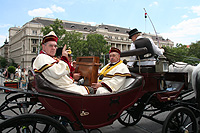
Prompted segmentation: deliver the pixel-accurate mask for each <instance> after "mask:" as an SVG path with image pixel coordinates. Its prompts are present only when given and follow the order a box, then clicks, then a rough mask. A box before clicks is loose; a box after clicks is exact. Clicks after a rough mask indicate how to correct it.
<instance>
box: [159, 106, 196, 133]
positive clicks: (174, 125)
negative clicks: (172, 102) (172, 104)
mask: <svg viewBox="0 0 200 133" xmlns="http://www.w3.org/2000/svg"><path fill="white" fill-rule="evenodd" d="M197 126H198V125H197V120H196V118H195V115H194V113H193V112H192V111H191V110H190V109H189V108H186V107H179V108H176V109H174V110H173V111H172V112H170V113H169V115H168V116H167V118H166V120H165V122H164V125H163V128H162V133H197V132H198V128H197Z"/></svg>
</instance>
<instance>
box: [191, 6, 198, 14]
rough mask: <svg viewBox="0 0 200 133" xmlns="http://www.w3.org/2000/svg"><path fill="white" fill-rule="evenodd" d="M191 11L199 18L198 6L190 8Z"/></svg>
mask: <svg viewBox="0 0 200 133" xmlns="http://www.w3.org/2000/svg"><path fill="white" fill-rule="evenodd" d="M191 9H192V11H193V13H197V15H198V16H200V6H192V7H191Z"/></svg>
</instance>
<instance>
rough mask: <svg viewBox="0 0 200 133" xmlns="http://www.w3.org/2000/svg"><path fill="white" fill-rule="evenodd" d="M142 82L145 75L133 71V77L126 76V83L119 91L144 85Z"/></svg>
mask: <svg viewBox="0 0 200 133" xmlns="http://www.w3.org/2000/svg"><path fill="white" fill-rule="evenodd" d="M142 82H143V77H142V76H141V75H138V74H135V73H131V77H126V80H125V83H124V84H123V86H122V87H121V88H120V89H119V90H118V91H117V92H122V91H125V90H129V89H134V88H138V87H139V86H141V85H142Z"/></svg>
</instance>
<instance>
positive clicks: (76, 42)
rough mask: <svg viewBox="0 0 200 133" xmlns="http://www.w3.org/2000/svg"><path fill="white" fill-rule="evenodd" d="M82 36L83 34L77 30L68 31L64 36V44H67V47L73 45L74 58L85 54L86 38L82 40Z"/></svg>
mask: <svg viewBox="0 0 200 133" xmlns="http://www.w3.org/2000/svg"><path fill="white" fill-rule="evenodd" d="M82 38H83V34H82V33H79V32H76V31H70V32H66V33H65V37H64V38H63V42H64V44H63V46H64V45H65V44H66V45H67V48H69V47H71V50H72V54H73V55H74V56H73V58H74V59H75V58H76V57H79V56H84V50H85V40H82ZM63 46H62V47H63Z"/></svg>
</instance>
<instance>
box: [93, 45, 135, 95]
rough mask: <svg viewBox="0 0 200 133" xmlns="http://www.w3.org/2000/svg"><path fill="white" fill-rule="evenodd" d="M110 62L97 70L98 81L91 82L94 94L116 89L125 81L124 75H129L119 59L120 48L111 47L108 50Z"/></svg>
mask: <svg viewBox="0 0 200 133" xmlns="http://www.w3.org/2000/svg"><path fill="white" fill-rule="evenodd" d="M109 58H110V63H109V64H107V65H106V66H104V67H103V68H102V69H101V70H100V71H99V82H98V83H92V87H93V88H94V89H95V90H96V94H105V93H111V92H116V91H118V90H119V89H120V88H121V87H122V86H123V84H124V83H125V80H126V77H127V76H131V74H130V72H129V70H128V68H127V66H126V65H125V64H124V63H123V61H121V60H120V50H119V49H117V48H114V47H112V48H111V49H110V51H109Z"/></svg>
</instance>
